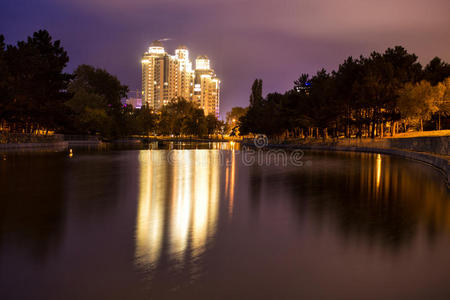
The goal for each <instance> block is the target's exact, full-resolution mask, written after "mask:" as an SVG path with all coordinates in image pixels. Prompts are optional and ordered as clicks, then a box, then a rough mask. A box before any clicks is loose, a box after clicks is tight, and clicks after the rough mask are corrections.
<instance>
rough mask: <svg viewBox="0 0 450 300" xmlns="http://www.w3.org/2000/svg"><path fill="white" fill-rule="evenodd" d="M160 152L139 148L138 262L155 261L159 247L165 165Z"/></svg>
mask: <svg viewBox="0 0 450 300" xmlns="http://www.w3.org/2000/svg"><path fill="white" fill-rule="evenodd" d="M162 154H163V152H161V151H141V153H140V154H139V163H140V184H139V186H140V191H139V202H138V213H137V222H136V242H137V245H136V257H137V260H138V262H139V263H144V264H156V263H157V261H158V259H159V256H160V252H161V246H162V237H163V218H164V198H163V197H164V195H165V190H166V186H165V177H166V176H165V173H166V166H165V164H161V163H157V162H158V161H161V159H163V157H162V156H163V155H162Z"/></svg>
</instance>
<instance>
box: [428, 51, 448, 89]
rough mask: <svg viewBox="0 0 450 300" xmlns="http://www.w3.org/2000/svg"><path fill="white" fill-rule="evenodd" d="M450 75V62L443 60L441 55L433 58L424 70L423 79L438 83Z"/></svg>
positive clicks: (432, 83)
mask: <svg viewBox="0 0 450 300" xmlns="http://www.w3.org/2000/svg"><path fill="white" fill-rule="evenodd" d="M449 76H450V64H448V63H446V62H444V61H442V60H441V59H440V58H439V57H435V58H433V59H432V60H431V61H430V62H429V63H428V65H426V66H425V68H424V70H423V79H424V80H427V81H429V82H430V83H431V85H436V84H438V83H439V82H442V81H444V79H445V78H447V77H449Z"/></svg>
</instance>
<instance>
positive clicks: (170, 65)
mask: <svg viewBox="0 0 450 300" xmlns="http://www.w3.org/2000/svg"><path fill="white" fill-rule="evenodd" d="M141 63H142V102H143V103H145V104H146V105H147V106H149V107H151V108H153V109H155V110H159V109H161V108H162V106H163V105H166V104H167V103H168V102H169V101H170V100H171V99H172V98H175V97H177V96H178V93H177V82H178V78H179V73H180V66H179V62H178V60H177V59H176V58H175V57H172V56H170V55H168V54H167V53H166V52H165V51H164V47H163V44H162V43H161V42H160V41H153V42H152V43H151V44H150V47H149V48H148V51H147V52H145V53H144V55H143V57H142V60H141Z"/></svg>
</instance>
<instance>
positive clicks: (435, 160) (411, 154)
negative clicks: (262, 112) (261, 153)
mask: <svg viewBox="0 0 450 300" xmlns="http://www.w3.org/2000/svg"><path fill="white" fill-rule="evenodd" d="M242 145H243V146H252V147H255V146H254V145H253V144H251V143H242ZM266 147H268V148H278V149H280V148H281V149H292V150H293V149H300V150H312V151H316V150H317V151H343V152H362V153H379V154H386V155H394V156H399V157H402V158H405V159H411V160H415V161H419V162H421V163H425V164H427V165H429V166H431V167H433V168H435V169H437V170H438V171H439V172H440V173H441V174H442V175H443V176H444V178H445V181H446V183H447V187H448V188H449V189H450V156H443V155H436V154H432V153H429V152H417V151H411V150H405V149H399V148H376V147H359V146H339V145H311V144H309V145H307V144H268V145H267V146H266Z"/></svg>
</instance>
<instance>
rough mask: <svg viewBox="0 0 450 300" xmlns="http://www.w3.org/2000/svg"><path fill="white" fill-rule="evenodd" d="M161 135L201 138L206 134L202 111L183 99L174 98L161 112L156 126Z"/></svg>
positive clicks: (204, 118)
mask: <svg viewBox="0 0 450 300" xmlns="http://www.w3.org/2000/svg"><path fill="white" fill-rule="evenodd" d="M158 131H159V133H161V134H174V135H181V134H184V135H195V136H203V135H205V134H206V133H207V124H206V117H205V113H204V112H203V109H201V108H199V107H198V105H196V104H195V103H193V102H191V101H187V100H186V99H184V98H181V97H179V98H174V99H172V100H171V101H170V102H169V103H168V104H167V105H165V106H164V107H163V108H162V110H161V117H160V121H159V124H158Z"/></svg>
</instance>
